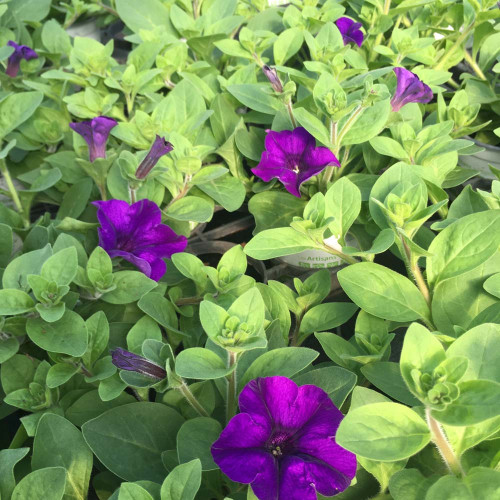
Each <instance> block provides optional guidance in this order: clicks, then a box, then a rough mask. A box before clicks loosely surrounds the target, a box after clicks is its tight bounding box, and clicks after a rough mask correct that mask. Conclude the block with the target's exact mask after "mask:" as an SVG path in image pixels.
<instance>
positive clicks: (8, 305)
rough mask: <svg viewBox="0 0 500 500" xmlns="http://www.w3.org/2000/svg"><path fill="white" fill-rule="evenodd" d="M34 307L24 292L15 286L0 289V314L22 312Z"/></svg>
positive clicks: (7, 314)
mask: <svg viewBox="0 0 500 500" xmlns="http://www.w3.org/2000/svg"><path fill="white" fill-rule="evenodd" d="M34 307H35V302H34V301H33V299H32V298H31V297H30V296H29V295H28V294H27V293H26V292H23V291H22V290H16V289H15V288H12V289H6V290H0V315H2V316H13V315H15V314H23V313H25V312H28V311H31V310H32V309H33V308H34Z"/></svg>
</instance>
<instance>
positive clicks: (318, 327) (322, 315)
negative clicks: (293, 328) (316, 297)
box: [300, 302, 358, 336]
mask: <svg viewBox="0 0 500 500" xmlns="http://www.w3.org/2000/svg"><path fill="white" fill-rule="evenodd" d="M357 310H358V307H357V306H356V305H355V304H351V303H350V302H327V303H325V304H319V305H317V306H314V307H312V308H311V309H309V310H308V311H307V312H306V313H305V314H304V317H303V318H302V321H301V323H300V334H301V336H302V335H309V334H311V333H314V332H324V331H328V330H332V329H333V328H337V326H340V325H343V324H344V323H345V322H346V321H348V320H349V319H350V318H352V316H353V315H354V313H355V312H356V311H357Z"/></svg>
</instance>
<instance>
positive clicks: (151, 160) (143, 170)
mask: <svg viewBox="0 0 500 500" xmlns="http://www.w3.org/2000/svg"><path fill="white" fill-rule="evenodd" d="M172 149H174V148H173V146H172V144H170V142H167V141H166V140H165V138H164V137H160V136H159V135H157V136H156V139H155V142H153V145H152V146H151V149H150V150H149V152H148V154H147V155H146V157H145V158H144V160H142V162H141V164H140V165H139V166H138V167H137V171H136V172H135V176H136V177H137V178H138V179H144V178H145V177H146V176H147V175H148V174H149V172H151V170H152V169H153V167H154V166H155V165H156V164H157V163H158V160H159V159H160V158H161V157H162V156H163V155H166V154H167V153H170V151H172Z"/></svg>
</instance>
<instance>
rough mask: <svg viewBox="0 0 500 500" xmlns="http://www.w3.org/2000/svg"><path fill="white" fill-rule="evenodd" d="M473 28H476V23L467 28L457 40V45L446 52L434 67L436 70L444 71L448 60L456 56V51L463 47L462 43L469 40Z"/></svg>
mask: <svg viewBox="0 0 500 500" xmlns="http://www.w3.org/2000/svg"><path fill="white" fill-rule="evenodd" d="M472 28H474V23H472V24H470V25H469V26H467V28H465V29H464V31H463V33H462V34H461V35H460V36H459V37H458V38H457V39H456V40H455V43H454V44H453V45H452V46H451V47H450V48H449V49H448V50H445V52H444V54H443V57H441V59H440V60H439V61H438V63H437V64H436V65H435V66H434V69H443V67H444V65H445V64H446V63H447V62H448V60H449V59H450V58H451V56H453V55H454V54H455V51H456V50H457V49H458V47H460V45H462V43H463V42H464V41H465V40H467V37H468V36H469V33H470V32H471V30H472Z"/></svg>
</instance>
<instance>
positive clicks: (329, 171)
mask: <svg viewBox="0 0 500 500" xmlns="http://www.w3.org/2000/svg"><path fill="white" fill-rule="evenodd" d="M337 126H338V125H337V122H334V121H333V120H331V119H330V142H331V143H332V144H336V143H337ZM332 153H333V154H334V155H335V157H337V155H338V154H339V151H338V148H337V149H334V150H333V151H332ZM335 168H338V167H335V166H334V165H331V166H329V167H326V169H325V173H324V175H323V182H322V184H323V187H324V190H325V191H326V190H327V188H328V183H329V182H330V180H331V179H332V175H333V171H334V169H335Z"/></svg>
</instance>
